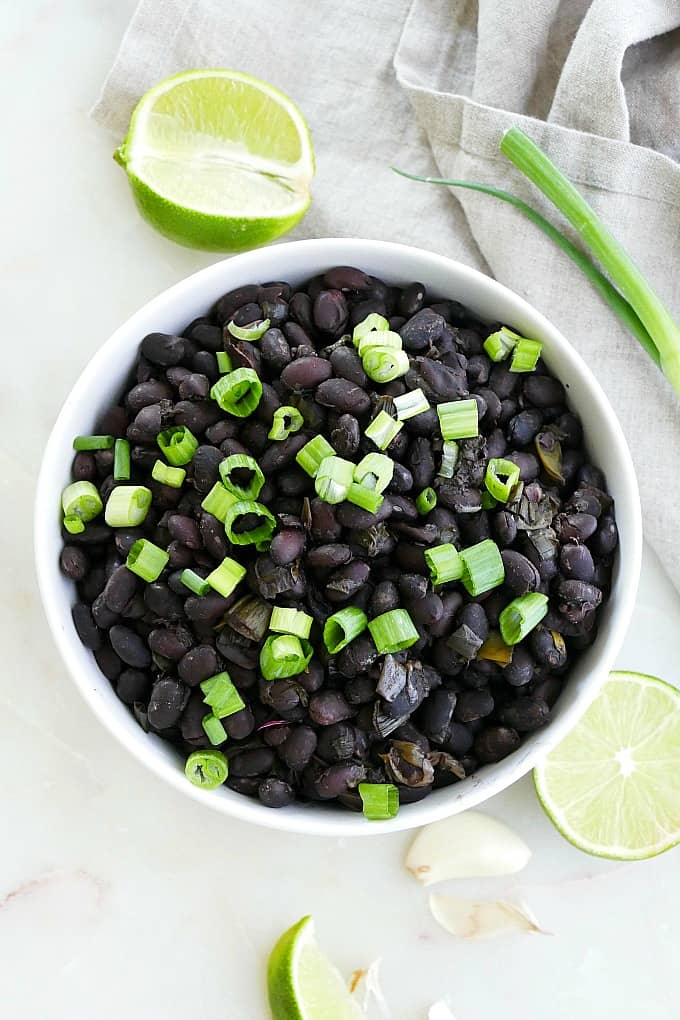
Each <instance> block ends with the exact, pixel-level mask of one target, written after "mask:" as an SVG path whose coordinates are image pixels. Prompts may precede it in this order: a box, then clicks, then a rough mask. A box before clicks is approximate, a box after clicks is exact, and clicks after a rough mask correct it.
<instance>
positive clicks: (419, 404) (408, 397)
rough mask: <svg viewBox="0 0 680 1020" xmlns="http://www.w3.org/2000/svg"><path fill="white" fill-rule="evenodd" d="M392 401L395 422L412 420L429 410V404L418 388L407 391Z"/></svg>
mask: <svg viewBox="0 0 680 1020" xmlns="http://www.w3.org/2000/svg"><path fill="white" fill-rule="evenodd" d="M392 399H393V400H394V407H395V411H396V414H397V421H406V419H407V418H414V417H415V415H417V414H422V413H423V412H424V411H429V410H430V403H429V401H428V399H427V397H426V396H425V394H424V393H423V391H422V390H421V389H420V387H418V389H417V390H407V391H406V393H402V394H401V396H398V397H393V398H392Z"/></svg>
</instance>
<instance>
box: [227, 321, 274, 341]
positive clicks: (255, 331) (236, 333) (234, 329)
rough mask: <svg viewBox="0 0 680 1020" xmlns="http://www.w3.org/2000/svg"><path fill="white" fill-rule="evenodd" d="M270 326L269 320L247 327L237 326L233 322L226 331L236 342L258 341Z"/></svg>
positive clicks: (253, 323) (252, 323)
mask: <svg viewBox="0 0 680 1020" xmlns="http://www.w3.org/2000/svg"><path fill="white" fill-rule="evenodd" d="M270 325H271V323H270V321H269V319H263V320H262V321H261V322H251V323H250V324H249V325H248V326H237V325H236V323H235V322H230V323H229V325H228V326H227V329H228V330H229V332H230V333H231V335H232V336H233V337H235V338H236V339H237V340H259V339H260V338H261V337H263V336H264V335H265V333H266V332H267V330H268V329H269V327H270Z"/></svg>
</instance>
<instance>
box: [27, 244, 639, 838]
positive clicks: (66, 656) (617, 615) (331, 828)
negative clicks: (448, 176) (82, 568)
mask: <svg viewBox="0 0 680 1020" xmlns="http://www.w3.org/2000/svg"><path fill="white" fill-rule="evenodd" d="M359 248H360V249H361V250H362V251H363V252H364V253H365V255H366V257H367V258H368V257H374V260H375V259H379V258H380V256H381V255H383V256H388V257H391V258H393V259H394V260H397V259H399V258H400V257H401V258H403V259H404V260H406V261H408V260H409V259H410V260H411V261H412V262H413V261H418V260H420V261H422V262H423V263H428V264H429V266H430V267H431V269H432V268H435V267H437V268H439V269H440V270H441V271H442V272H449V273H451V272H453V273H455V274H456V275H457V277H458V286H459V288H460V294H461V299H462V300H463V301H465V288H466V284H468V285H474V287H477V288H480V289H481V290H483V291H485V294H486V297H485V299H486V300H488V301H489V302H490V303H493V302H494V301H495V302H496V303H497V304H502V303H505V304H510V305H512V306H514V309H515V311H516V313H517V316H518V317H519V318H522V317H526V318H529V319H531V320H533V322H534V323H535V324H536V329H537V331H538V332H539V333H540V335H541V338H542V339H546V338H548V339H549V343H550V344H551V345H554V346H555V347H556V348H557V349H558V350H559V354H560V357H562V358H563V359H566V361H567V363H569V367H570V370H571V371H573V372H574V374H575V375H576V376H578V377H580V381H581V382H582V383H583V384H585V387H586V389H588V390H589V391H590V394H591V396H594V398H595V401H596V405H597V413H598V415H599V417H600V418H601V419H602V420H603V421H604V422H605V423H606V427H607V429H608V432H609V436H610V438H611V439H612V440H613V442H614V443H615V445H616V447H617V448H618V459H619V460H620V462H621V465H622V466H623V474H622V475H621V476H620V477H619V483H620V485H621V487H622V488H624V489H625V491H626V502H627V505H628V509H629V512H630V527H629V531H628V532H627V533H626V535H625V541H626V557H625V560H624V558H623V557H622V556H620V555H619V557H618V577H617V581H616V584H617V589H618V590H617V605H616V606H615V607H613V608H612V612H611V615H610V618H609V621H608V623H609V628H608V634H607V635H606V636H605V637H603V638H598V641H600V648H599V650H598V651H599V655H598V661H597V665H596V667H595V668H593V669H592V670H591V673H590V674H589V676H588V677H587V678H586V680H584V682H583V684H582V689H580V690H579V693H578V695H577V697H576V700H575V702H574V703H573V704H572V705H570V706H569V707H568V709H567V710H566V711H565V712H564V713H563V714H562V715H561V716H559V717H557V718H555V719H554V720H552V721H551V722H550V723H548V724H547V726H546V727H545V729H544V730H542V731H540V732H541V733H544V734H546V735H549V737H547V739H546V740H545V741H544V742H543V743H544V745H545V746H542V747H535V748H531V747H529V748H527V747H526V745H524V744H523V745H522V746H521V747H520V748H519V749H518V750H517V751H516V752H514V754H513V755H510V756H509V757H508V758H507V759H504V760H503V761H501V762H498V763H495V764H494V765H493V766H487V767H486V768H485V769H484V770H483V773H482V774H483V775H484V782H483V783H482V782H480V780H479V776H480V773H479V772H477V773H475V774H473V776H471V777H470V778H469V779H468V780H465V786H466V787H467V789H465V790H464V791H463V792H461V793H459V794H458V795H456V790H457V789H459V788H460V787H462V786H463V784H455V785H453V786H451V787H448V788H447V791H451V794H452V796H451V797H450V798H446V797H444V796H439V797H436V798H426V799H425V800H423V801H420V802H416V803H414V804H410V805H405V806H404V807H403V808H402V810H400V812H399V814H398V815H397V816H396V818H394V819H391V820H390V821H387V822H382V823H380V824H379V825H377V824H371V823H370V822H367V821H366V819H364V818H363V816H362V815H360V814H356V813H354V812H349V811H348V812H346V813H342V812H340V811H337V812H335V811H328V812H325V811H319V810H317V809H316V807H315V805H309V806H305V807H298V809H297V811H295V810H294V811H293V813H291V810H290V809H284V810H281V811H272V810H271V809H269V808H265V807H264V806H263V805H261V804H259V802H257V801H254V800H252V799H251V798H248V797H244V796H242V795H241V794H236V793H234V795H233V796H215V795H214V792H213V791H205V790H201V789H199V788H197V787H195V786H193V785H192V784H191V783H189V782H188V781H187V780H186V778H185V776H184V772H183V769H182V768H177V767H174V766H173V765H171V764H170V763H169V762H168V761H166V760H165V759H164V758H162V757H161V755H160V754H156V753H155V751H154V744H153V741H152V740H151V739H150V735H148V734H146V733H145V732H144V731H143V730H142V729H141V728H140V729H139V738H137V736H136V735H135V737H134V738H132V737H131V736H130V733H129V732H128V730H127V729H125V728H124V727H123V726H122V724H120V723H119V721H118V719H117V718H116V717H114V716H113V715H112V714H111V713H110V711H108V709H107V706H106V705H105V703H104V701H103V700H102V699H101V698H100V696H99V695H98V693H97V680H99V682H100V683H101V680H102V679H104V680H105V682H106V683H107V684H108V683H109V681H108V680H106V679H105V678H104V677H103V675H102V674H101V673H100V671H99V669H98V667H97V665H96V663H95V661H94V659H92V668H91V670H87V671H83V670H82V669H81V667H80V665H79V663H78V662H77V661H76V658H75V654H74V652H73V648H74V644H75V643H77V642H78V638H77V635H76V634H75V630H74V629H73V626H72V623H71V614H70V605H62V604H61V602H62V600H60V599H59V598H57V597H55V595H56V585H57V584H58V583H59V581H60V580H63V578H62V575H61V573H60V571H59V566H58V556H56V555H55V550H54V549H53V548H52V547H51V543H50V540H49V537H48V535H49V528H48V527H46V526H45V525H46V522H47V520H48V519H53V516H54V508H53V507H52V506H51V498H52V486H51V480H50V475H51V473H52V472H53V469H54V465H57V464H59V465H61V464H62V463H63V460H64V449H65V444H64V438H65V423H66V422H67V420H68V419H69V417H70V415H71V413H72V411H73V409H74V407H76V406H78V405H79V403H80V402H81V398H82V397H83V396H84V395H86V394H88V393H89V392H90V390H91V388H92V386H95V387H96V385H97V379H98V369H99V365H100V364H101V363H103V362H105V361H106V360H107V359H108V357H109V353H110V352H111V351H112V350H113V349H115V348H116V346H117V345H118V343H119V342H120V341H121V339H122V338H123V337H126V336H127V335H128V334H129V333H130V332H131V331H134V330H135V329H136V324H137V322H138V321H139V320H142V319H145V318H147V317H148V316H153V315H154V314H155V313H156V312H157V311H158V312H160V311H161V309H163V308H164V307H165V306H166V305H168V304H171V303H173V302H175V301H176V300H178V299H179V300H181V298H182V297H183V296H184V295H190V294H191V293H192V291H194V290H195V289H196V288H197V286H198V285H199V284H204V283H205V284H209V283H210V282H212V281H214V284H215V288H214V290H215V295H216V296H218V295H219V293H224V292H225V287H224V286H223V285H222V282H221V281H222V276H223V274H224V272H225V267H227V266H228V265H231V264H232V263H234V262H238V263H239V265H240V266H243V267H245V268H244V274H245V272H246V269H247V268H248V267H249V263H252V266H253V271H254V275H253V278H255V279H257V265H258V261H260V260H262V259H265V261H268V260H270V259H271V261H272V262H275V263H278V264H279V265H280V266H284V265H285V262H286V256H287V255H290V254H291V253H292V252H293V251H305V250H309V252H313V253H314V260H315V261H316V262H317V263H318V264H319V266H322V265H323V264H324V263H326V264H328V265H339V264H347V263H348V262H350V261H353V262H355V263H357V264H361V262H360V260H361V252H360V251H357V250H356V249H359ZM348 250H351V253H350V254H348ZM227 275H229V273H228V271H227ZM272 278H275V277H273V276H272ZM425 283H427V279H425ZM236 285H237V284H233V286H236ZM220 286H221V287H222V290H221V291H220ZM230 289H231V288H230ZM138 335H139V334H138ZM71 439H72V436H71V435H70V434H69V436H68V438H67V440H66V448H68V449H69V450H70V443H71ZM34 553H35V563H36V574H37V579H38V587H39V591H40V596H41V601H42V605H43V610H44V612H45V616H46V618H47V622H48V625H49V628H50V631H51V633H52V636H53V638H54V641H55V643H56V645H57V648H58V650H59V654H60V656H61V658H62V661H63V663H64V664H65V666H66V668H67V670H68V672H69V674H70V676H71V678H72V679H73V681H74V683H75V685H76V687H77V688H78V690H79V691H80V693H81V695H82V696H83V698H84V699H85V701H86V702H87V704H88V705H89V707H90V708H91V710H92V711H93V712H94V714H95V716H96V717H97V718H98V720H99V721H100V722H101V723H102V725H103V726H104V727H105V728H106V729H107V730H108V731H109V732H110V733H111V734H112V735H113V736H114V737H115V738H116V739H117V740H118V742H119V743H120V744H122V745H123V746H124V747H125V748H126V749H127V750H128V751H129V752H130V753H131V754H132V755H133V756H134V757H135V758H136V759H137V760H138V761H139V762H141V763H142V764H143V765H145V766H146V768H148V769H149V770H150V771H151V773H153V774H154V775H155V776H157V777H159V778H160V779H162V780H164V781H165V782H166V783H168V784H169V785H170V786H171V787H174V788H175V789H176V790H178V791H179V792H180V793H182V794H184V795H185V796H187V795H189V796H190V797H192V798H193V799H194V800H196V801H198V802H200V803H203V804H206V805H208V806H209V807H211V808H212V809H213V810H216V811H218V812H220V813H221V814H223V815H227V816H231V817H234V818H236V819H239V820H242V821H249V822H253V823H255V824H259V825H263V826H265V827H268V828H272V829H277V830H282V831H287V832H299V833H305V834H307V835H326V836H336V837H337V836H343V837H344V836H355V835H364V836H366V835H384V834H386V833H388V832H397V831H402V830H405V829H411V828H414V827H418V826H422V825H425V824H428V823H430V822H433V821H437V820H439V819H442V818H446V817H448V816H450V815H452V814H455V813H457V812H459V811H463V810H467V809H468V808H471V807H475V806H477V805H479V804H480V803H482V802H484V801H486V800H489V799H490V798H491V797H493V796H495V795H496V794H497V793H500V792H501V791H502V790H504V789H506V788H507V787H508V786H510V785H512V783H514V782H516V781H517V780H518V779H520V778H521V777H522V776H524V775H526V774H527V773H528V772H529V771H530V770H531V769H532V768H533V766H534V765H535V764H536V761H537V760H538V759H539V758H540V757H542V756H543V755H544V754H546V753H548V752H549V750H551V749H552V748H554V747H555V746H556V745H557V744H558V743H559V741H560V740H561V739H562V738H563V737H564V736H565V735H566V733H567V732H568V731H569V730H570V729H571V728H572V727H573V725H574V724H575V723H576V721H577V720H578V718H579V717H580V716H581V715H582V714H583V712H585V710H586V709H587V707H588V706H589V705H590V703H591V702H592V700H593V699H594V698H595V696H596V695H597V693H598V691H599V689H600V687H601V685H602V683H603V682H604V680H605V677H606V675H607V673H608V672H609V671H610V670H611V668H612V666H613V663H614V658H615V656H616V654H617V653H618V651H619V649H620V647H621V644H622V642H623V639H624V637H625V633H626V630H627V628H628V624H629V622H630V618H631V616H632V612H633V608H634V604H635V598H636V594H637V586H638V581H639V575H640V568H641V558H642V514H641V509H640V499H639V491H638V485H637V479H636V476H635V471H634V468H633V463H632V459H631V456H630V452H629V450H628V445H627V442H626V439H625V436H624V434H623V430H622V428H621V425H620V423H619V421H618V418H617V417H616V415H615V413H614V410H613V408H612V407H611V404H610V403H609V400H608V398H607V396H606V395H605V393H604V391H603V389H602V387H601V386H600V384H599V383H598V381H597V380H596V378H595V377H594V375H593V373H592V372H591V371H590V369H589V368H588V366H587V364H586V363H585V361H584V360H583V359H582V358H581V356H580V355H579V354H578V353H577V351H576V350H575V348H573V347H572V346H571V344H570V343H569V341H568V340H567V339H566V337H564V335H563V334H562V333H561V332H560V331H559V330H558V329H557V327H556V326H554V325H553V324H552V323H551V322H550V320H549V319H547V318H546V316H544V315H543V314H542V313H541V312H539V311H538V310H537V309H536V308H534V306H533V305H531V304H530V303H529V302H528V301H527V300H526V299H525V298H523V297H521V296H520V295H518V294H516V293H515V292H514V291H512V290H511V289H510V288H508V287H506V286H505V285H504V284H501V283H499V282H498V281H497V280H494V279H493V278H492V277H489V276H487V275H486V274H484V273H482V272H480V271H479V270H477V269H473V268H472V267H470V266H466V265H465V264H464V263H461V262H458V261H457V260H456V259H452V258H449V257H448V256H445V255H439V254H436V253H433V252H429V251H427V250H426V249H422V248H417V247H414V246H411V245H405V244H398V243H396V242H392V241H377V240H370V239H365V238H352V237H348V238H318V239H306V240H300V241H287V242H284V243H280V244H276V245H271V246H269V247H266V248H260V249H255V250H253V251H249V252H244V253H241V254H238V255H234V256H231V257H229V258H225V259H221V260H219V261H218V262H215V263H212V264H211V265H209V266H206V267H204V268H203V269H200V270H198V271H197V272H195V273H192V274H191V275H190V276H187V277H185V278H183V279H182V280H180V281H178V282H177V283H175V284H173V285H172V286H171V287H169V288H166V289H165V290H164V291H162V292H161V293H159V294H157V295H156V296H155V297H154V298H152V299H151V300H150V301H148V302H146V303H145V304H144V305H142V306H141V307H140V308H138V309H137V310H136V311H135V312H134V313H133V314H132V315H130V316H129V317H128V318H127V319H126V320H125V321H124V322H123V323H122V324H121V325H120V326H119V327H118V328H117V329H116V330H114V332H113V333H112V334H111V335H110V336H109V338H108V339H107V340H106V341H105V342H104V343H103V344H102V345H101V346H100V347H99V348H98V350H96V351H95V353H94V354H93V355H92V357H91V358H90V359H89V361H88V362H87V363H86V365H85V366H84V368H83V370H82V371H81V373H80V375H79V376H78V378H77V380H76V382H75V383H74V385H73V387H72V388H71V390H70V392H69V394H68V396H67V397H66V399H65V401H64V403H63V405H62V408H61V410H60V412H59V414H58V416H57V418H56V420H55V422H54V424H53V426H52V429H51V430H50V434H49V437H48V439H47V442H46V444H45V449H44V453H43V457H42V461H41V465H40V470H39V474H38V480H37V486H36V496H35V506H34ZM622 560H623V562H622ZM488 768H492V769H495V774H494V775H493V777H492V776H490V775H489V773H488V771H487V769H488ZM468 784H469V785H468ZM228 792H229V793H231V791H228ZM438 792H439V793H440V794H443V793H444V791H443V790H441V791H438Z"/></svg>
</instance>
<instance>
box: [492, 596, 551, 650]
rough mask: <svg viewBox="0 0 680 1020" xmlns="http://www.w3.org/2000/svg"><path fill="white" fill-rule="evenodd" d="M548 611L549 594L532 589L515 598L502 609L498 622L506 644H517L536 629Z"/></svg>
mask: <svg viewBox="0 0 680 1020" xmlns="http://www.w3.org/2000/svg"><path fill="white" fill-rule="evenodd" d="M547 612H548V596H547V595H543V594H541V592H539V591H531V592H528V593H527V594H526V595H520V596H519V597H518V598H516V599H513V600H512V602H510V603H509V604H508V605H507V606H506V607H505V609H503V610H502V612H501V614H500V616H499V618H498V624H499V626H500V629H501V637H502V638H503V640H504V641H505V643H506V645H516V644H517V643H518V642H519V641H522V640H523V639H524V638H525V637H526V636H527V634H528V633H529V632H530V631H532V630H533V629H534V627H536V626H537V624H539V623H540V622H541V620H542V619H543V617H544V616H545V615H546V613H547Z"/></svg>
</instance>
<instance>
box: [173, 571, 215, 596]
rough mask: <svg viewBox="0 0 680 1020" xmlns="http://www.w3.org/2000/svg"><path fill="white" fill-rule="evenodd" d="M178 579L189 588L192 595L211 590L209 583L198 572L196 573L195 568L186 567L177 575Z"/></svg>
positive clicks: (206, 592) (205, 593)
mask: <svg viewBox="0 0 680 1020" xmlns="http://www.w3.org/2000/svg"><path fill="white" fill-rule="evenodd" d="M179 579H180V581H181V582H182V584H183V585H184V586H185V587H186V588H188V589H189V591H192V592H193V593H194V595H207V594H208V592H209V591H210V590H211V589H210V585H209V584H208V582H207V581H206V580H205V578H203V577H201V575H200V574H197V573H196V571H195V570H189V568H188V567H187V568H186V569H185V570H183V571H182V573H181V574H180V575H179Z"/></svg>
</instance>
